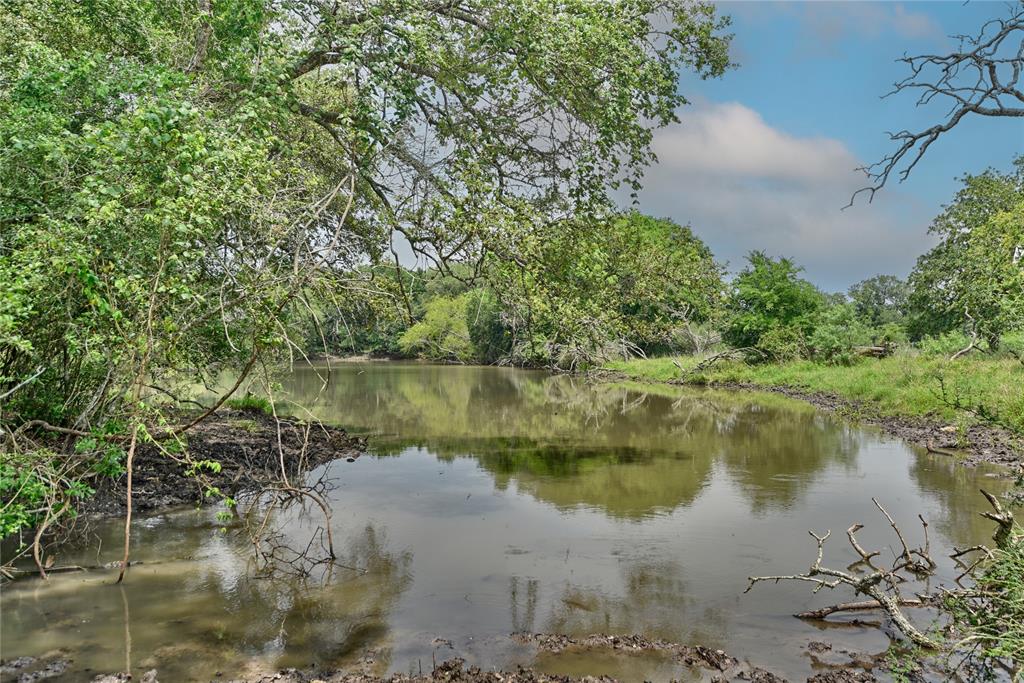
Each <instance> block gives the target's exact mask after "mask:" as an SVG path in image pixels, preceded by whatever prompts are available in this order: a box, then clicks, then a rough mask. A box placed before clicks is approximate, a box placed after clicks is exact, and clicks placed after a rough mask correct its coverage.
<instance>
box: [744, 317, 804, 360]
mask: <svg viewBox="0 0 1024 683" xmlns="http://www.w3.org/2000/svg"><path fill="white" fill-rule="evenodd" d="M755 348H757V349H759V350H760V351H762V352H763V353H764V354H765V356H762V355H761V354H756V355H754V356H752V357H751V358H752V359H754V360H774V361H778V362H783V363H784V362H786V361H790V360H797V359H798V358H805V357H806V356H807V355H808V353H807V342H806V340H805V338H804V333H803V330H801V329H800V328H799V327H796V326H795V325H790V326H786V325H775V326H773V327H770V328H769V329H768V330H766V331H765V332H764V333H763V334H762V335H761V336H760V338H759V339H758V343H757V346H756V347H755Z"/></svg>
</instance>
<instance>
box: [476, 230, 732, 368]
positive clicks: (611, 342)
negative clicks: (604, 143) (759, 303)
mask: <svg viewBox="0 0 1024 683" xmlns="http://www.w3.org/2000/svg"><path fill="white" fill-rule="evenodd" d="M527 253H528V254H529V257H528V258H526V259H525V260H523V261H521V262H506V263H503V264H499V265H498V266H497V267H495V268H493V269H492V270H491V273H492V277H493V278H494V279H495V282H496V286H495V291H496V293H497V295H498V296H500V297H501V298H502V300H503V302H504V305H505V307H506V308H507V309H508V311H509V314H510V315H509V318H510V320H509V327H510V328H511V329H512V331H513V333H514V334H515V337H516V342H517V344H516V347H517V351H516V355H517V358H518V359H519V360H525V361H527V362H536V363H555V364H559V365H563V366H573V367H574V366H576V365H578V364H580V363H583V364H587V363H590V362H593V361H595V360H599V359H601V358H606V357H608V356H609V355H620V356H621V355H623V354H625V355H629V354H630V353H633V352H638V351H642V352H647V351H654V350H658V349H659V348H664V347H665V345H666V344H667V343H668V342H669V340H670V339H671V333H672V331H673V330H674V329H675V328H676V327H677V326H679V325H680V324H682V323H684V322H686V321H693V322H702V321H706V320H708V319H710V318H711V317H713V316H714V315H715V314H716V312H717V310H718V309H719V307H720V304H721V299H722V292H723V285H722V269H721V267H720V266H719V265H718V264H717V263H716V262H715V261H714V258H713V257H712V254H711V251H710V250H709V249H708V248H707V246H706V245H705V244H704V243H703V242H702V241H701V240H700V239H699V238H697V237H696V236H695V235H694V234H693V232H692V231H691V230H690V229H689V228H688V227H684V226H680V225H678V224H676V223H674V222H673V221H671V220H668V219H660V218H652V217H650V216H645V215H643V214H640V213H636V212H630V213H626V214H621V215H614V216H610V217H608V218H606V219H604V220H602V221H600V222H599V226H597V227H596V226H595V225H593V224H592V223H591V222H590V221H589V220H587V219H583V218H576V219H571V220H565V221H557V222H553V223H550V224H547V225H544V226H541V227H540V228H539V229H538V230H536V231H535V232H534V233H533V234H532V235H531V236H530V239H529V245H528V247H527Z"/></svg>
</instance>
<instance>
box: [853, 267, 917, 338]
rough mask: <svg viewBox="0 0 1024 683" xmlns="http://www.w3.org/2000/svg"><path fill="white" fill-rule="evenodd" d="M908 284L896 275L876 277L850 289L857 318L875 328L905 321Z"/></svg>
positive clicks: (862, 281)
mask: <svg viewBox="0 0 1024 683" xmlns="http://www.w3.org/2000/svg"><path fill="white" fill-rule="evenodd" d="M907 294H908V290H907V284H906V283H905V282H904V281H903V280H900V279H899V278H898V277H896V276H895V275H876V276H874V277H870V278H868V279H866V280H861V281H860V282H858V283H857V284H855V285H853V286H852V287H850V291H849V296H850V301H851V302H853V305H854V308H855V310H856V312H857V316H858V317H859V318H860V319H861V320H863V321H865V322H867V323H868V324H869V325H871V326H873V327H881V326H883V325H887V324H890V323H899V322H901V321H902V320H903V317H904V314H905V310H906V307H907Z"/></svg>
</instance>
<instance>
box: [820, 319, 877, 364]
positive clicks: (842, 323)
mask: <svg viewBox="0 0 1024 683" xmlns="http://www.w3.org/2000/svg"><path fill="white" fill-rule="evenodd" d="M870 341H871V332H870V330H868V328H867V326H866V325H865V324H864V323H863V322H862V321H861V319H860V318H859V317H858V315H857V310H856V309H855V308H854V306H853V305H852V304H840V305H837V306H832V307H830V308H828V309H826V310H825V311H824V312H823V313H822V314H821V316H820V318H819V320H818V321H817V324H816V325H815V327H814V331H813V332H812V333H811V336H810V338H809V339H808V343H809V345H810V347H811V349H812V351H813V353H814V357H815V359H817V360H822V361H825V362H826V363H831V364H833V365H850V364H851V363H853V361H854V358H855V354H854V347H857V346H863V345H866V344H867V343H868V342H870Z"/></svg>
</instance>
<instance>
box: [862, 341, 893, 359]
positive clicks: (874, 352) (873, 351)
mask: <svg viewBox="0 0 1024 683" xmlns="http://www.w3.org/2000/svg"><path fill="white" fill-rule="evenodd" d="M895 349H896V346H895V345H894V344H882V345H881V346H856V347H854V349H853V352H854V353H855V354H857V355H858V356H865V357H869V358H885V357H886V356H891V355H892V352H893V351H894V350H895Z"/></svg>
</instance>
